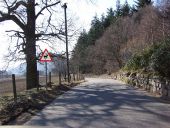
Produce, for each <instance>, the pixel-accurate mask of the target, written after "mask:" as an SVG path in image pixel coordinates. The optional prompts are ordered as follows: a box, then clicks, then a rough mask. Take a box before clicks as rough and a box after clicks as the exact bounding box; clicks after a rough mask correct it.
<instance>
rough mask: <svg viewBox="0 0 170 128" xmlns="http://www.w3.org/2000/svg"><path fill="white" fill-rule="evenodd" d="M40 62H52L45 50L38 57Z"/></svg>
mask: <svg viewBox="0 0 170 128" xmlns="http://www.w3.org/2000/svg"><path fill="white" fill-rule="evenodd" d="M40 61H41V62H51V61H52V58H51V55H50V53H49V52H48V50H47V49H45V50H44V52H43V53H42V55H41V57H40Z"/></svg>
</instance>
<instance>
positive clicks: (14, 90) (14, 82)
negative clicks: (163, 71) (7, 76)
mask: <svg viewBox="0 0 170 128" xmlns="http://www.w3.org/2000/svg"><path fill="white" fill-rule="evenodd" d="M12 85H13V93H14V102H17V91H16V81H15V74H12Z"/></svg>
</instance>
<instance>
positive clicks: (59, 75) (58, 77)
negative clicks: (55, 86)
mask: <svg viewBox="0 0 170 128" xmlns="http://www.w3.org/2000/svg"><path fill="white" fill-rule="evenodd" d="M58 73H59V75H58V76H59V77H58V78H59V85H61V72H60V71H59V72H58Z"/></svg>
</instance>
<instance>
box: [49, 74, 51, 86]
mask: <svg viewBox="0 0 170 128" xmlns="http://www.w3.org/2000/svg"><path fill="white" fill-rule="evenodd" d="M49 86H51V72H49Z"/></svg>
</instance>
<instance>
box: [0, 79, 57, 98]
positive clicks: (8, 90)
mask: <svg viewBox="0 0 170 128" xmlns="http://www.w3.org/2000/svg"><path fill="white" fill-rule="evenodd" d="M51 81H52V82H53V83H54V84H58V76H52V77H51ZM39 83H40V84H41V85H45V77H44V76H41V77H40V78H39ZM16 89H17V92H22V91H25V90H26V78H25V77H20V78H17V77H16ZM10 95H13V86H12V78H7V79H3V80H0V96H10Z"/></svg>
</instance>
